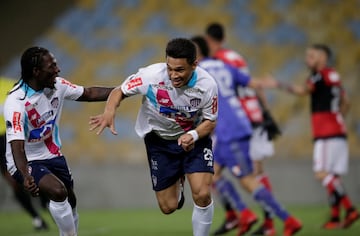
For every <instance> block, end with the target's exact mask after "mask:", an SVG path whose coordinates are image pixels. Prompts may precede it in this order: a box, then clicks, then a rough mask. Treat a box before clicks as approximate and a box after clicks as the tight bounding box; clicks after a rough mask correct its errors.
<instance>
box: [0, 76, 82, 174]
mask: <svg viewBox="0 0 360 236" xmlns="http://www.w3.org/2000/svg"><path fill="white" fill-rule="evenodd" d="M18 86H19V85H18ZM18 86H16V87H15V88H14V89H13V91H14V92H12V93H11V94H9V95H8V97H7V99H6V101H5V105H4V116H5V120H6V139H7V142H8V143H7V148H6V149H7V152H6V161H7V166H8V170H9V172H10V174H14V173H15V171H16V167H15V164H14V159H13V155H12V152H11V146H10V142H11V141H13V140H24V141H25V154H26V158H27V160H28V161H29V162H30V161H35V160H45V159H51V158H54V157H58V156H61V155H62V154H61V152H60V148H61V141H60V135H59V120H60V116H61V110H62V106H63V103H64V99H69V100H76V99H78V98H79V97H80V96H81V95H82V94H83V92H84V88H83V87H82V86H77V85H74V84H71V83H70V82H69V81H67V80H65V79H63V78H59V77H58V78H56V84H55V89H48V88H45V89H44V90H42V91H35V90H33V89H32V88H30V87H29V86H28V85H27V84H22V86H21V87H20V88H18ZM16 89H17V90H16Z"/></svg>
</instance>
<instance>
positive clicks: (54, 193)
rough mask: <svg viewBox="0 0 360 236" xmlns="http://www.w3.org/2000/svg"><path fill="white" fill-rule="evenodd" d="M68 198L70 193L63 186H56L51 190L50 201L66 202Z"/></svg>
mask: <svg viewBox="0 0 360 236" xmlns="http://www.w3.org/2000/svg"><path fill="white" fill-rule="evenodd" d="M67 196H68V192H67V190H66V188H65V186H63V185H59V186H55V187H53V188H52V189H51V192H50V199H51V200H53V201H56V202H62V201H65V199H66V198H67Z"/></svg>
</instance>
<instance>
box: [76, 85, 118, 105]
mask: <svg viewBox="0 0 360 236" xmlns="http://www.w3.org/2000/svg"><path fill="white" fill-rule="evenodd" d="M113 89H114V88H104V87H90V88H84V93H83V94H82V95H81V96H80V97H79V98H78V99H77V101H81V102H82V101H87V102H97V101H106V99H108V97H109V94H110V93H111V91H112V90H113Z"/></svg>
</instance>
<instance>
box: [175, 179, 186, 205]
mask: <svg viewBox="0 0 360 236" xmlns="http://www.w3.org/2000/svg"><path fill="white" fill-rule="evenodd" d="M184 183H185V176H182V177H181V178H180V197H179V201H178V207H177V209H178V210H180V209H181V208H182V207H183V206H184V203H185V195H184Z"/></svg>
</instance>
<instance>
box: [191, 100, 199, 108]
mask: <svg viewBox="0 0 360 236" xmlns="http://www.w3.org/2000/svg"><path fill="white" fill-rule="evenodd" d="M200 103H201V99H200V98H193V99H191V100H190V105H191V106H192V107H198V106H199V105H200Z"/></svg>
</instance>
